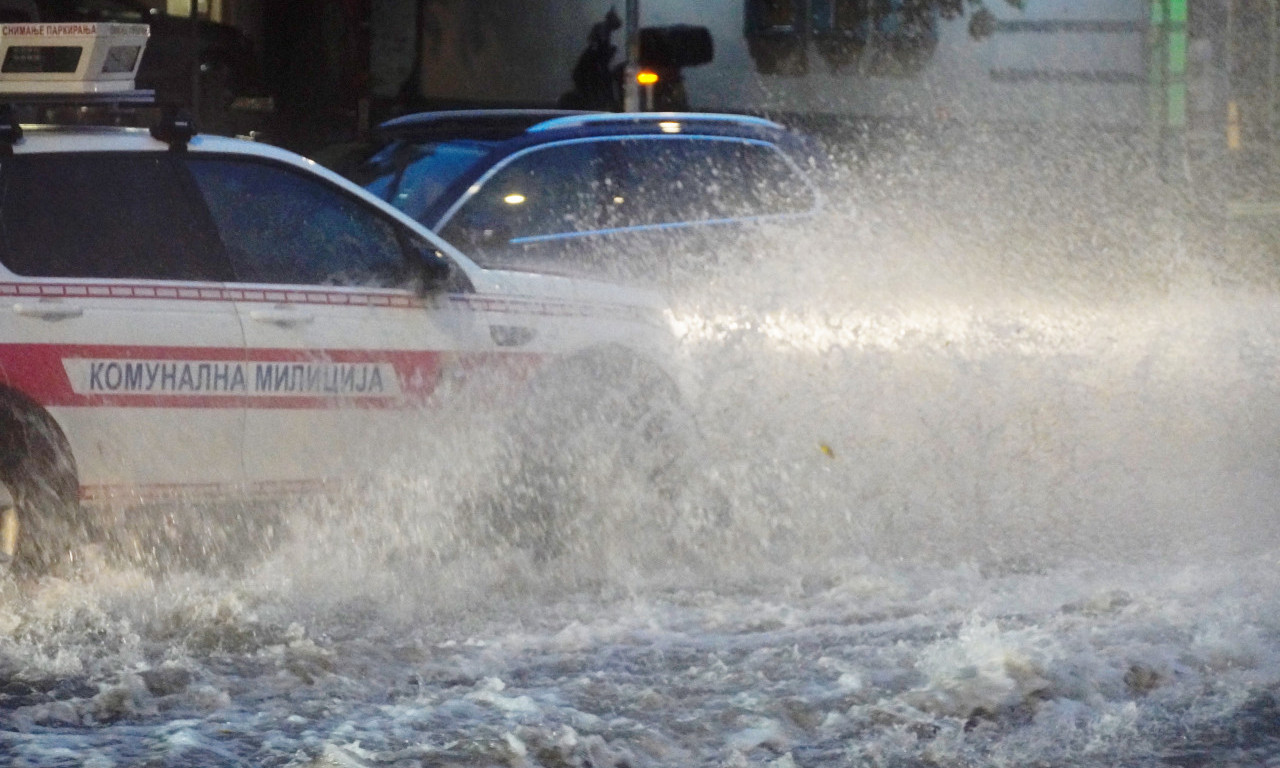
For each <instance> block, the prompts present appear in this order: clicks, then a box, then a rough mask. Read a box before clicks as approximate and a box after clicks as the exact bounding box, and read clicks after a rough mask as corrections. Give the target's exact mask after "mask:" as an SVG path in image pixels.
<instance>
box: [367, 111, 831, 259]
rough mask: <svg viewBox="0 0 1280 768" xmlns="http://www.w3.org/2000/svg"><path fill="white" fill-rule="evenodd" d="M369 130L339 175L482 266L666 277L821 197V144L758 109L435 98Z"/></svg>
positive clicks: (809, 212) (809, 210) (718, 255)
mask: <svg viewBox="0 0 1280 768" xmlns="http://www.w3.org/2000/svg"><path fill="white" fill-rule="evenodd" d="M379 137H380V139H381V141H382V145H381V148H380V149H378V150H377V151H376V152H375V153H373V154H372V156H371V157H370V158H369V159H368V160H367V161H365V162H364V163H362V164H361V165H359V166H358V167H355V168H353V169H348V171H347V173H348V175H349V176H351V177H352V178H353V179H354V180H356V181H357V182H358V183H360V184H363V185H365V186H366V187H367V188H368V189H370V190H371V191H373V192H374V193H376V194H377V195H378V196H380V197H382V198H383V199H385V200H387V201H388V202H390V203H392V204H393V205H395V206H396V207H398V208H400V209H401V210H403V211H405V212H406V213H408V214H409V215H411V216H413V217H414V218H415V219H417V220H418V221H420V222H422V223H423V224H425V225H427V226H428V227H430V228H432V229H433V230H435V231H436V232H438V233H440V235H441V236H442V237H444V238H445V239H446V240H448V241H449V242H451V243H452V244H454V245H455V246H457V247H458V248H460V249H461V250H463V252H465V253H467V254H469V255H471V256H472V258H474V259H476V260H477V261H478V262H479V263H481V264H484V265H486V266H490V267H498V266H501V267H503V268H508V269H537V270H541V271H551V272H559V273H566V274H587V275H590V276H596V277H609V278H613V279H628V280H634V279H644V280H649V279H656V280H665V279H668V278H673V277H676V276H678V275H679V274H680V273H682V272H683V271H684V270H686V269H690V268H696V267H700V266H705V265H706V264H707V263H708V260H721V259H726V258H731V254H732V252H733V249H732V248H726V247H725V245H726V242H730V243H731V242H732V240H731V239H730V240H728V241H726V238H734V237H743V236H758V235H759V234H760V233H761V231H762V230H763V229H764V228H767V227H769V226H774V225H781V226H787V227H792V226H797V225H799V226H804V225H805V222H807V221H809V220H810V219H811V218H812V217H813V216H814V215H815V214H816V213H817V212H818V210H819V209H820V206H821V194H820V193H819V189H818V185H817V184H815V182H814V180H813V178H812V173H813V171H814V170H815V169H816V168H817V167H819V164H820V162H821V159H820V158H822V157H824V156H825V155H824V154H823V153H822V152H820V151H818V149H817V147H816V145H815V144H814V143H813V142H811V141H810V140H808V139H807V138H806V137H804V136H803V135H801V134H798V133H795V132H793V131H790V130H788V129H787V128H785V127H784V126H782V125H780V124H778V123H775V122H771V121H768V120H764V119H761V118H755V117H746V116H742V115H729V114H686V113H680V114H674V113H625V114H617V113H593V112H572V111H557V110H471V111H465V112H450V111H444V112H427V113H419V114H414V115H407V116H405V117H401V118H397V119H394V120H391V121H389V122H386V123H384V124H383V125H382V126H381V128H380V131H379Z"/></svg>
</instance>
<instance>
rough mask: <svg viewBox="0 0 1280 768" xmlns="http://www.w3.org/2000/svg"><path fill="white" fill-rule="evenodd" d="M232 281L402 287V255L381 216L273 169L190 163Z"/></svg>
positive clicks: (230, 162) (232, 162) (230, 161)
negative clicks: (214, 227) (228, 258)
mask: <svg viewBox="0 0 1280 768" xmlns="http://www.w3.org/2000/svg"><path fill="white" fill-rule="evenodd" d="M189 164H190V167H191V171H192V173H193V175H194V176H195V179H196V183H197V185H198V186H199V188H200V191H201V192H202V193H203V195H204V198H205V201H206V202H207V204H208V206H209V210H210V211H211V212H212V214H213V220H214V222H215V223H216V225H217V228H218V232H219V234H220V235H221V237H222V242H223V244H224V246H225V247H226V249H227V254H228V256H229V257H230V259H231V263H232V268H233V269H234V271H235V276H236V279H237V280H239V281H241V282H250V283H293V284H300V285H381V286H389V285H399V284H401V283H403V281H404V279H405V259H404V252H403V249H402V247H401V245H400V241H399V238H397V236H396V227H395V225H394V224H393V223H392V222H391V220H390V219H388V218H386V217H384V216H383V215H382V214H381V213H380V212H379V211H377V210H376V209H374V208H372V207H371V206H367V205H365V204H363V203H361V202H360V201H359V200H357V199H356V198H354V197H352V196H349V195H347V194H345V193H343V192H342V191H341V190H339V189H337V188H336V187H332V186H330V185H328V184H325V183H323V182H322V181H320V180H317V179H313V178H310V177H308V176H305V175H303V174H301V173H298V172H296V171H294V170H292V169H289V168H286V167H283V166H277V165H273V164H270V163H265V162H259V161H253V160H240V159H234V158H223V159H204V158H192V159H191V160H189Z"/></svg>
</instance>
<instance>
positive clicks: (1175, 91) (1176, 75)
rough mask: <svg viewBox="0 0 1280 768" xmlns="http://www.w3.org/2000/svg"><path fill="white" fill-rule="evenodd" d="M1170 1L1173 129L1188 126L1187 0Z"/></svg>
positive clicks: (1169, 91)
mask: <svg viewBox="0 0 1280 768" xmlns="http://www.w3.org/2000/svg"><path fill="white" fill-rule="evenodd" d="M1165 1H1166V2H1167V3H1168V25H1167V29H1168V33H1167V34H1168V42H1167V44H1166V45H1167V50H1168V59H1167V61H1168V72H1169V80H1168V85H1167V88H1166V99H1167V104H1168V111H1167V112H1166V116H1167V118H1168V126H1169V128H1170V130H1171V131H1175V132H1181V131H1184V130H1186V128H1187V0H1165Z"/></svg>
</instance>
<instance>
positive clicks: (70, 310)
mask: <svg viewBox="0 0 1280 768" xmlns="http://www.w3.org/2000/svg"><path fill="white" fill-rule="evenodd" d="M13 311H14V312H16V313H17V314H19V315H22V316H23V317H38V318H40V319H41V320H66V319H67V318H69V317H80V316H81V315H83V314H84V307H77V306H76V305H75V304H63V303H62V302H58V301H41V302H37V303H35V304H14V305H13Z"/></svg>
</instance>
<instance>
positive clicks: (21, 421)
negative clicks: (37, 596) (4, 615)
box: [0, 389, 88, 576]
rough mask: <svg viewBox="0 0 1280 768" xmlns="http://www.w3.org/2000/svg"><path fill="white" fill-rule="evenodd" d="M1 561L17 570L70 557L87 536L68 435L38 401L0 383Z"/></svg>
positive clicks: (31, 571)
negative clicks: (5, 387)
mask: <svg viewBox="0 0 1280 768" xmlns="http://www.w3.org/2000/svg"><path fill="white" fill-rule="evenodd" d="M0 487H2V488H3V490H2V491H0V561H3V564H4V565H7V567H8V569H9V570H10V571H11V572H12V573H14V574H16V575H19V576H35V575H40V574H42V573H45V572H47V571H49V570H51V569H54V568H56V567H57V566H59V565H61V564H64V563H67V562H69V561H70V560H71V558H72V555H73V552H74V550H75V548H76V546H78V545H79V544H80V543H82V542H83V541H85V540H86V538H87V535H88V530H87V526H86V525H85V521H84V518H83V516H82V514H81V511H80V486H79V480H78V475H77V473H76V465H75V460H74V458H73V457H72V454H71V446H70V444H69V443H68V442H67V438H66V436H65V435H64V434H63V433H62V430H61V429H60V428H59V427H58V425H57V423H56V422H55V421H54V420H53V418H52V417H51V416H50V415H49V414H48V413H47V412H46V411H44V410H43V409H42V408H41V407H40V406H39V405H38V404H36V403H35V402H34V401H32V400H31V399H30V398H27V397H26V396H24V395H21V394H19V393H17V392H14V391H12V390H4V389H0Z"/></svg>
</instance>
